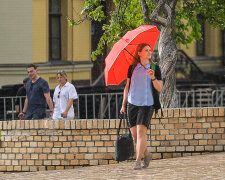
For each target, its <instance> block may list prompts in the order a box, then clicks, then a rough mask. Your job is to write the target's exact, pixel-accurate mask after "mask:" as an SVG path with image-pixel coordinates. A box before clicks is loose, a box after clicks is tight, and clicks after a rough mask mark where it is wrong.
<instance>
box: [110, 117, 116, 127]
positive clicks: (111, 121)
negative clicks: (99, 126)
mask: <svg viewBox="0 0 225 180" xmlns="http://www.w3.org/2000/svg"><path fill="white" fill-rule="evenodd" d="M109 122H110V128H116V120H115V119H110V121H109Z"/></svg>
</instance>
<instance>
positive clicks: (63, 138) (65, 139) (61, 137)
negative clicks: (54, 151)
mask: <svg viewBox="0 0 225 180" xmlns="http://www.w3.org/2000/svg"><path fill="white" fill-rule="evenodd" d="M59 141H67V136H59Z"/></svg>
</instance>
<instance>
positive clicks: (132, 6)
mask: <svg viewBox="0 0 225 180" xmlns="http://www.w3.org/2000/svg"><path fill="white" fill-rule="evenodd" d="M177 1H178V2H177V7H176V19H175V27H176V32H175V33H174V38H175V41H176V43H181V44H186V45H187V44H189V43H191V42H192V41H193V40H194V39H198V40H199V39H201V38H202V37H201V25H200V23H199V22H198V20H197V16H200V17H202V20H203V21H207V22H208V23H210V24H211V25H212V26H213V27H220V28H221V29H224V27H225V1H224V0H177ZM110 2H111V1H105V0H85V3H84V8H83V10H82V14H85V15H87V16H88V17H90V18H91V19H93V20H95V21H103V20H104V21H105V22H107V23H105V24H104V25H103V30H104V34H103V35H102V37H101V38H100V41H99V43H98V47H97V49H96V51H94V52H93V53H92V55H91V57H92V60H93V61H94V60H96V59H97V56H98V55H101V54H103V49H104V47H105V46H108V47H112V46H113V44H114V43H115V42H116V41H118V40H119V39H120V37H122V36H123V35H124V34H125V33H126V32H127V31H129V30H132V29H135V28H137V27H139V26H140V25H143V24H146V23H145V22H144V18H143V13H142V7H141V4H140V0H113V2H111V3H113V4H114V6H115V8H114V9H113V10H112V11H111V12H106V11H104V8H105V7H104V4H106V3H110ZM146 2H147V5H148V7H149V10H150V12H149V17H150V16H151V12H152V11H153V10H154V8H155V6H154V4H153V3H152V2H151V1H150V0H146ZM68 22H69V24H70V25H71V26H73V25H76V23H75V22H74V21H72V20H68Z"/></svg>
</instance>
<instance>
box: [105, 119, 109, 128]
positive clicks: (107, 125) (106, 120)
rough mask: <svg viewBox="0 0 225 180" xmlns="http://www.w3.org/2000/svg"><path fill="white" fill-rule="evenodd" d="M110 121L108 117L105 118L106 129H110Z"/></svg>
mask: <svg viewBox="0 0 225 180" xmlns="http://www.w3.org/2000/svg"><path fill="white" fill-rule="evenodd" d="M109 121H110V120H108V119H105V120H104V121H103V123H104V124H103V125H104V129H109Z"/></svg>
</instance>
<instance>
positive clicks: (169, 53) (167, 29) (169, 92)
mask: <svg viewBox="0 0 225 180" xmlns="http://www.w3.org/2000/svg"><path fill="white" fill-rule="evenodd" d="M152 2H153V3H155V4H156V8H155V10H154V11H153V12H152V14H151V20H149V19H148V18H147V17H146V16H149V14H147V13H146V12H148V7H147V5H146V2H145V0H141V4H142V10H143V14H144V17H145V20H146V21H147V22H148V23H149V24H154V25H156V26H157V28H158V29H159V31H160V37H159V44H158V51H159V58H160V62H159V66H160V69H161V72H162V79H163V82H164V86H163V89H162V91H161V93H160V102H161V104H162V107H164V108H173V107H177V105H178V103H177V94H176V79H175V66H176V61H177V47H176V44H175V41H174V37H173V32H174V20H175V17H176V15H175V7H176V3H177V0H168V1H167V0H159V1H157V2H156V1H153V0H152ZM160 15H162V16H160Z"/></svg>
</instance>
